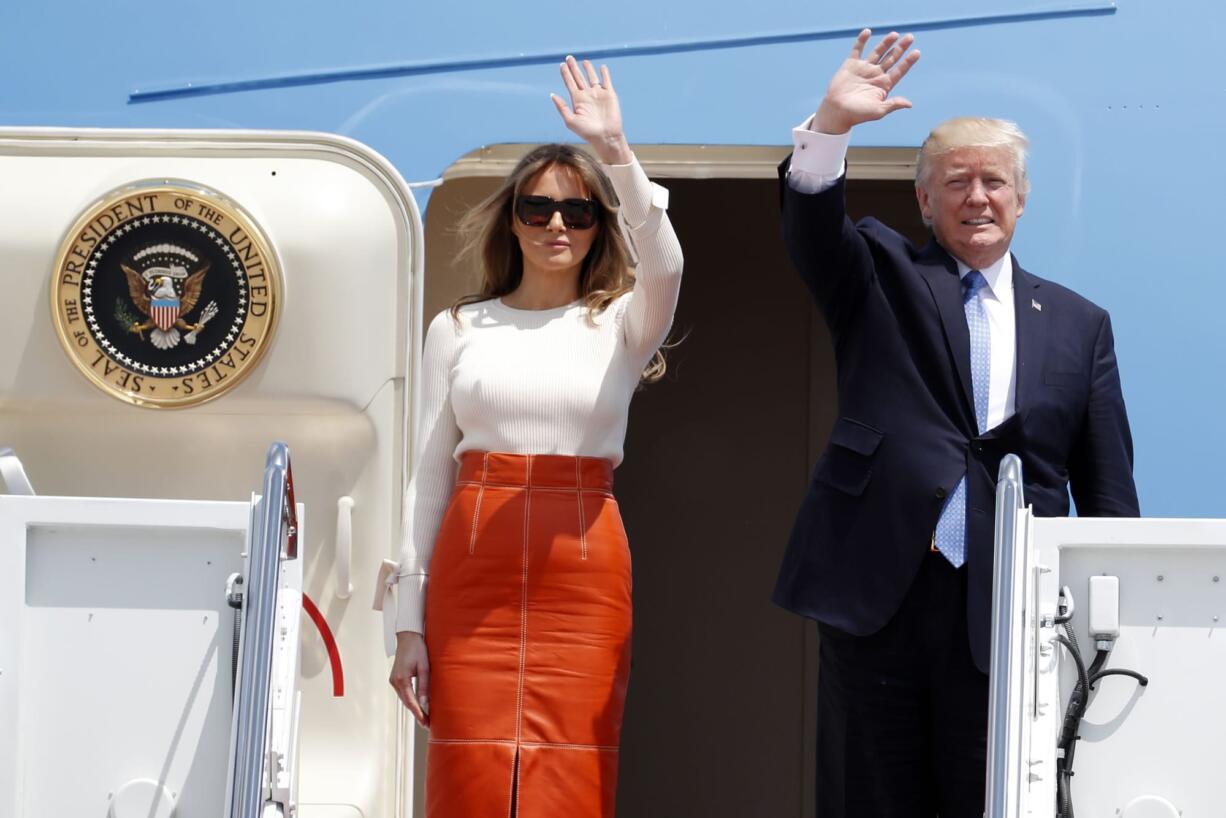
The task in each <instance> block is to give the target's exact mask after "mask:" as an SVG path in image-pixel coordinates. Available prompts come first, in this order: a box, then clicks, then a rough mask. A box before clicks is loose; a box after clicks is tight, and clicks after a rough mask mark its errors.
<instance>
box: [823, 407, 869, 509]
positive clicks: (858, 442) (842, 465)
mask: <svg viewBox="0 0 1226 818" xmlns="http://www.w3.org/2000/svg"><path fill="white" fill-rule="evenodd" d="M882 437H884V435H883V434H882V432H881V431H880V430H878V429H874V428H873V427H872V426H869V425H868V424H866V423H861V422H860V421H858V420H852V419H851V418H839V419H838V421H837V422H835V424H834V429H833V430H831V432H830V445H828V446H827V447H826V451H825V453H824V454H823V455H822V458H821V460H819V461H818V462H817V472H816V474H814V477H815V478H816V479H817V480H819V481H820V482H822V483H826V484H827V485H829V486H832V487H834V488H836V489H838V490H839V491H842V492H844V493H846V494H850V495H852V496H854V497H859V496H860V495H861V494H863V493H864V489H865V488H866V487H867V486H868V481H869V478H870V477H872V475H873V457H874V455H875V454H876V452H877V447H878V446H880V445H881V438H882Z"/></svg>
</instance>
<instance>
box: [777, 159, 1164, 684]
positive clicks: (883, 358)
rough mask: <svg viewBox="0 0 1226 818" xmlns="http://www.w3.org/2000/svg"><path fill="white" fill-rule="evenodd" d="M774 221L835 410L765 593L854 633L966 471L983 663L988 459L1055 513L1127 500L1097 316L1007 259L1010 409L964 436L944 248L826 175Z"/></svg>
mask: <svg viewBox="0 0 1226 818" xmlns="http://www.w3.org/2000/svg"><path fill="white" fill-rule="evenodd" d="M790 160H791V157H789V158H788V159H786V160H784V162H783V164H782V165H781V166H780V180H779V181H780V187H781V197H782V206H783V236H784V241H785V242H786V244H787V249H788V253H789V255H790V256H791V259H792V263H793V264H794V265H795V267H796V269H797V270H798V271H799V272H800V275H801V277H802V278H803V279H804V282H805V284H806V285H807V286H808V288H809V291H810V292H811V293H812V294H813V298H814V300H815V301H816V302H817V307H818V309H819V310H820V311H821V313H822V316H823V317H824V318H825V321H826V325H827V326H828V327H829V329H830V334H831V336H832V338H833V341H834V352H835V361H836V364H837V373H838V407H839V412H838V419H837V420H836V422H835V424H834V429H833V430H832V432H831V434H830V440H829V443H828V444H827V446H826V449H825V452H824V453H823V454H822V456H821V457H820V458H819V460H818V461H817V466H816V468H815V470H814V473H813V479H812V480H811V481H810V484H809V488H808V491H807V493H806V494H805V498H804V501H803V503H802V505H801V508H800V512H799V514H798V515H797V517H796V522H795V525H794V527H793V530H792V535H791V539H790V541H789V543H788V548H787V551H786V554H785V556H784V559H783V565H782V567H781V569H780V572H779V579H778V583H777V584H776V587H775V593H774V600H775V602H776V603H778V604H779V605H781V606H783V607H785V608H787V609H789V610H791V611H794V612H796V613H799V614H802V615H804V616H809V617H812V618H814V619H817V620H818V621H820V622H824V623H826V624H827V625H831V626H834V627H835V628H838V629H840V630H843V631H846V632H848V633H852V634H855V635H860V636H863V635H867V634H871V633H873V632H875V631H877V630H878V629H880V628H881V627H883V626H884V625H885V624H886V623H887V622H888V621H889V619H890V618H891V616H893V614H894V613H895V611H897V610H898V608H899V606H900V605H901V603H902V600H903V597H904V596H905V595H906V593H907V590H908V588H909V587H910V585H911V583H912V581H913V580H914V578H915V576H916V573H917V572H918V570H919V566H920V564H921V562H922V561H923V559H924V555H925V553H926V552H927V551H928V550H929V544H930V542H931V539H932V532H933V529H934V528H935V527H936V522H937V518H938V517H939V516H940V513H941V509H942V507H943V505H944V502H945V498H946V497H947V496H948V495H949V494H950V493H951V492H952V491H953V490H954V487H955V486H956V485H957V483H958V480H959V479H960V478H961V477H962V475H963V474H964V473H965V474H966V475H967V569H968V571H969V576H968V593H967V611H966V615H967V625H968V630H969V633H970V641H971V652H972V655H973V656H974V658H975V663H976V664H977V665H978V666H979V668H980V670H983V671H984V672H986V671H987V669H988V664H989V652H990V647H991V646H990V639H991V637H990V633H991V593H992V550H993V546H992V542H993V513H994V508H993V506H994V503H995V485H996V475H997V470H998V468H999V466H1000V461H1001V459H1002V458H1003V457H1004V456H1005V455H1006V454H1010V453H1014V454H1017V455H1019V456H1020V457H1021V459H1022V476H1023V479H1024V481H1025V486H1024V491H1025V500H1026V502H1027V503H1030V504H1033V506H1034V510H1035V513H1036V514H1037V515H1039V516H1043V517H1055V516H1066V515H1067V514H1068V512H1069V489H1070V487H1071V489H1072V495H1073V499H1074V500H1075V501H1076V503H1077V513H1078V514H1079V515H1080V516H1083V517H1127V516H1137V515H1138V514H1139V513H1140V511H1139V507H1138V504H1137V494H1136V487H1135V485H1134V483H1133V478H1132V436H1131V433H1130V432H1129V428H1128V417H1127V414H1126V412H1125V409H1124V398H1123V395H1122V393H1121V391H1120V379H1119V370H1118V368H1117V366H1116V360H1115V345H1114V340H1113V338H1112V334H1111V321H1110V319H1109V317H1108V315H1107V313H1106V311H1105V310H1103V309H1101V308H1100V307H1097V306H1095V305H1094V304H1092V303H1090V302H1089V301H1087V300H1086V299H1084V298H1082V297H1081V296H1079V295H1077V294H1076V293H1074V292H1072V291H1071V290H1069V289H1067V288H1065V287H1062V286H1060V285H1059V284H1054V283H1052V282H1050V281H1046V280H1044V279H1041V278H1039V277H1038V276H1035V275H1032V274H1031V273H1029V272H1027V271H1026V270H1024V269H1022V267H1021V265H1019V264H1018V263H1017V259H1016V257H1014V258H1013V293H1014V309H1015V312H1016V327H1017V369H1016V373H1017V389H1016V401H1015V406H1016V411H1015V413H1014V414H1013V416H1012V417H1010V418H1009V419H1008V420H1006V421H1005V422H1004V423H1002V424H1000V425H999V426H997V427H996V428H994V429H990V430H988V431H987V432H986V433H984V434H979V432H978V430H977V427H976V422H975V412H974V401H973V397H972V392H971V373H970V337H969V332H968V330H967V326H966V316H965V313H964V312H963V307H962V287H961V282H960V280H959V276H958V267H957V264H956V262H955V261H954V259H953V258H952V257H951V256H950V255H949V254H948V253H947V252H945V250H944V249H942V248H941V246H940V245H939V244H938V243H937V242H936V241H935V240H933V241H930V242H929V243H928V244H927V245H926V246H925V247H923V248H917V247H915V246H914V245H913V244H912V243H911V242H910V241H908V240H907V239H906V238H904V237H903V236H901V235H900V234H898V233H897V232H895V231H894V230H891V229H890V228H889V227H887V226H886V225H884V224H882V223H881V222H879V221H877V220H876V219H865V220H864V221H862V222H860V223H859V224H853V223H852V222H851V220H850V219H848V218H847V216H846V213H845V211H844V203H843V201H844V200H843V194H844V182H843V180H842V179H840V181H839V182H838V183H837V184H835V185H834V186H833V187H832V188H830V189H828V190H825V191H823V192H821V193H816V194H802V193H797V192H796V191H794V190H792V189H791V188H790V187H788V184H787V180H786V170H787V167H788V165H789V162H790Z"/></svg>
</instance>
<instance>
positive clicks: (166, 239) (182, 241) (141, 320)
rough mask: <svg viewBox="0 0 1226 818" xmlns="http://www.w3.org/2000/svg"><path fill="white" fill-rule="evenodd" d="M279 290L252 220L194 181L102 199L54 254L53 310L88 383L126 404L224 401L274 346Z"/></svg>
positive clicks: (131, 189)
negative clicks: (55, 254) (272, 341)
mask: <svg viewBox="0 0 1226 818" xmlns="http://www.w3.org/2000/svg"><path fill="white" fill-rule="evenodd" d="M281 292H282V284H281V273H280V270H279V269H278V267H277V262H276V259H275V257H274V256H273V254H272V253H271V251H270V249H269V244H268V242H267V241H266V240H265V239H264V237H263V235H262V234H261V232H260V230H259V228H258V227H257V226H256V224H255V223H254V222H253V221H252V220H251V219H250V218H249V217H248V216H247V215H246V214H245V213H244V212H243V211H242V210H241V209H240V208H239V207H238V206H236V205H235V204H234V203H232V202H230V201H229V200H227V199H226V198H224V197H223V196H221V195H219V194H217V193H215V192H213V191H210V190H207V189H205V188H203V187H199V186H196V185H192V184H190V183H185V182H184V183H175V184H167V183H141V184H136V185H132V186H129V187H125V188H123V189H121V190H117V191H114V192H112V193H110V194H108V195H107V196H105V197H104V198H103V199H102V200H101V201H100V202H98V203H97V204H95V205H94V206H92V207H90V208H89V209H88V210H86V211H85V212H84V213H83V214H82V215H81V217H80V219H78V220H77V223H76V224H75V225H73V227H72V229H71V230H69V232H68V234H67V237H66V238H65V239H64V242H63V244H62V245H61V247H60V251H59V254H58V255H57V257H56V266H55V271H54V280H53V281H52V286H51V301H52V304H51V306H52V312H53V314H54V320H55V328H56V331H57V333H58V334H59V338H60V343H61V344H62V345H63V346H64V349H65V351H67V353H68V356H69V358H71V359H72V362H73V363H74V364H76V366H77V368H78V369H79V370H81V372H83V373H84V374H85V376H86V377H87V378H88V379H89V380H90V381H91V382H92V383H94V384H95V385H96V386H98V387H100V388H101V389H102V390H103V391H105V392H107V393H108V394H110V395H113V396H115V397H117V398H119V399H120V400H124V401H127V402H128V403H133V404H136V405H138V406H147V407H182V406H191V405H194V404H197V403H201V402H203V401H206V400H212V399H214V398H217V397H220V396H221V395H223V394H225V393H226V392H227V391H229V390H230V389H231V388H233V387H234V386H235V385H236V384H238V382H239V381H241V380H242V379H243V377H244V376H245V375H246V374H247V373H249V372H250V371H251V370H252V368H254V367H255V365H256V362H257V361H259V359H260V356H261V354H262V353H263V351H264V349H265V348H266V347H267V346H268V344H269V342H270V341H271V340H272V333H273V330H274V328H275V324H276V320H277V314H278V312H279V311H280V300H281Z"/></svg>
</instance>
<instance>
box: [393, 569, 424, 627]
mask: <svg viewBox="0 0 1226 818" xmlns="http://www.w3.org/2000/svg"><path fill="white" fill-rule="evenodd" d="M426 581H427V577H426V575H425V574H402V575H401V577H400V581H399V582H398V583H397V585H396V633H401V632H402V631H416V632H417V633H425V632H426V630H425V621H426Z"/></svg>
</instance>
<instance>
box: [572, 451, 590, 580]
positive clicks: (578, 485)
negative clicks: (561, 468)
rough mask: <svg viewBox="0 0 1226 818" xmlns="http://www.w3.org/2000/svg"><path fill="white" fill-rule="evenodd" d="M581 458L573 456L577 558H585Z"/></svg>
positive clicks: (585, 536) (585, 522) (585, 535)
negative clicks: (577, 542) (576, 516)
mask: <svg viewBox="0 0 1226 818" xmlns="http://www.w3.org/2000/svg"><path fill="white" fill-rule="evenodd" d="M582 460H583V458H581V457H576V458H575V504H576V505H578V506H579V559H581V560H585V559H587V521H586V520H585V519H584V518H583V477H582V476H581V474H580V471H579V465H580V463H581V461H582Z"/></svg>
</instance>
